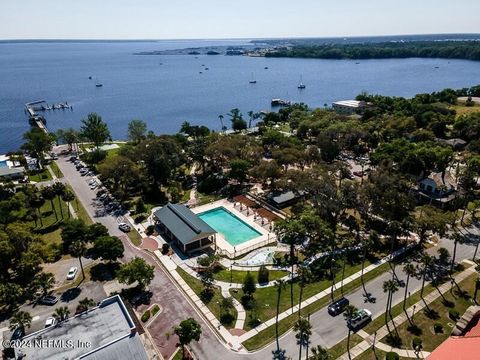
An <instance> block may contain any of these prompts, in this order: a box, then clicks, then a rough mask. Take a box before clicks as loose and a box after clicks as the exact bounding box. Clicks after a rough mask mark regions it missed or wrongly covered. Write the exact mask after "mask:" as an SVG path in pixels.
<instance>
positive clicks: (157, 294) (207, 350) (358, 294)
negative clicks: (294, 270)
mask: <svg viewBox="0 0 480 360" xmlns="http://www.w3.org/2000/svg"><path fill="white" fill-rule="evenodd" d="M58 165H59V167H60V169H61V171H62V172H63V174H64V176H65V179H66V180H67V181H68V182H69V183H70V184H71V185H72V187H73V189H74V190H75V192H76V194H77V196H78V199H79V200H80V201H81V202H82V203H83V205H84V206H85V207H86V210H87V212H88V213H89V214H90V215H91V216H92V217H94V216H95V210H96V203H95V200H94V199H95V195H94V192H93V191H92V190H90V188H89V187H88V185H87V180H88V178H87V179H85V178H84V177H81V176H80V175H79V173H78V172H77V171H76V170H75V167H74V166H73V165H72V164H71V163H69V162H68V161H67V158H64V157H61V158H60V159H59V160H58ZM94 218H95V217H94ZM95 221H98V222H100V223H102V224H103V225H105V226H106V227H107V228H108V229H109V231H110V232H111V234H112V235H117V236H120V237H121V238H122V240H123V242H124V245H125V249H126V251H125V259H124V260H128V259H130V258H132V257H134V256H142V257H144V258H145V259H146V260H147V261H148V262H149V263H151V264H155V266H156V270H155V279H154V280H153V282H152V284H151V285H150V289H151V290H152V292H153V298H152V302H157V303H159V304H160V305H161V306H162V307H163V311H164V313H163V314H161V316H159V320H158V321H155V322H154V323H153V324H152V325H151V327H150V332H151V334H152V336H153V337H154V339H155V341H156V344H157V346H158V347H159V348H160V349H161V351H162V353H163V354H165V355H167V354H168V353H169V352H170V349H171V348H172V343H174V342H175V341H176V339H174V338H175V336H171V337H170V339H167V338H168V337H167V336H166V335H165V334H166V332H171V329H172V327H173V326H175V325H176V324H177V323H178V322H179V321H181V320H182V319H185V318H187V317H194V318H196V319H197V320H198V321H200V323H201V325H202V329H203V333H202V338H201V340H200V342H199V343H195V344H192V348H193V350H194V352H195V354H196V355H197V357H198V358H199V359H202V360H203V359H246V358H248V359H258V360H265V359H268V358H272V351H274V350H275V347H276V346H275V344H271V345H270V346H268V347H266V348H264V349H262V350H260V351H258V352H255V353H251V354H238V353H234V352H232V351H230V350H229V349H227V348H226V347H225V346H224V345H223V344H222V343H220V342H219V341H218V339H217V338H216V335H215V333H214V332H213V330H212V329H211V328H210V325H209V324H207V323H206V322H205V321H204V320H203V318H201V317H200V316H199V315H198V313H197V312H196V310H195V309H194V308H193V307H192V306H191V305H190V303H189V301H188V300H187V299H186V298H185V297H184V296H183V294H182V293H181V292H180V291H179V290H178V288H177V286H176V284H174V283H173V282H172V281H171V280H170V278H169V276H168V275H167V274H166V273H165V272H164V271H163V269H162V268H161V267H160V266H159V265H158V263H157V262H156V261H155V259H154V258H153V257H152V256H150V255H148V254H146V253H145V252H143V251H140V250H138V249H136V248H135V247H133V246H132V245H131V243H130V242H129V241H128V239H127V238H126V236H125V235H124V234H123V233H122V232H121V231H120V230H119V229H118V227H117V219H116V218H115V217H114V216H111V215H106V216H101V217H96V218H95ZM471 232H473V233H475V234H477V235H478V234H479V233H480V232H479V231H478V229H473V230H471ZM440 246H444V247H446V248H447V249H448V250H449V251H450V253H452V252H453V243H452V242H451V241H450V240H447V239H442V240H441V242H440ZM437 249H438V247H434V248H431V249H430V250H429V252H431V253H435V252H436V250H437ZM474 249H475V246H474V244H473V243H469V244H463V245H458V249H457V260H458V261H460V260H462V259H466V258H471V257H472V256H473V253H474ZM401 268H402V266H397V276H398V278H399V279H400V280H405V279H406V275H405V274H404V273H403V271H402V270H401ZM390 278H391V274H390V273H388V272H387V273H385V274H383V275H381V276H379V277H378V278H376V279H374V280H372V281H370V282H369V283H367V284H366V287H367V290H368V291H369V292H371V293H372V296H373V297H375V298H376V302H375V303H365V302H364V296H363V289H361V288H359V289H358V290H357V291H354V292H353V293H351V294H349V295H348V298H349V299H350V301H351V303H352V304H353V305H355V306H357V307H359V308H361V307H366V308H368V309H369V310H371V311H372V313H373V315H374V317H375V316H378V315H380V314H382V313H383V312H384V310H385V305H386V294H385V293H383V290H382V284H383V282H384V281H385V280H388V279H390ZM420 286H421V281H420V279H415V278H412V279H411V280H410V286H409V289H410V291H411V292H414V291H416V290H418V289H419V288H420ZM402 299H403V288H400V290H399V291H398V292H397V293H395V294H394V295H393V301H394V303H398V302H400V301H401V300H402ZM310 321H311V323H312V326H313V334H312V337H311V343H312V345H317V344H318V345H323V346H328V347H330V346H333V345H335V344H336V343H337V342H339V341H341V340H342V339H344V338H345V337H346V336H347V328H346V326H345V320H344V319H343V317H342V316H337V317H335V318H334V317H331V316H330V315H328V313H327V312H326V309H322V310H320V311H318V312H317V313H315V314H313V315H312V316H311V318H310ZM280 347H281V348H282V349H284V350H286V353H287V354H288V355H289V356H296V354H297V352H298V346H297V344H296V339H295V336H294V334H293V333H292V332H289V333H287V334H286V335H284V336H283V337H282V338H281V339H280Z"/></svg>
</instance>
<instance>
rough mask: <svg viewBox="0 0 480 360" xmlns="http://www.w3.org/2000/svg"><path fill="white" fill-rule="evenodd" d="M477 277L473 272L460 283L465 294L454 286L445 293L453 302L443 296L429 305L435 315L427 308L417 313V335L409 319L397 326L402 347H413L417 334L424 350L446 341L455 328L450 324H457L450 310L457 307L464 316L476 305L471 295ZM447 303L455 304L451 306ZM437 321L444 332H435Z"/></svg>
mask: <svg viewBox="0 0 480 360" xmlns="http://www.w3.org/2000/svg"><path fill="white" fill-rule="evenodd" d="M477 278H478V275H477V274H472V275H470V276H469V277H467V278H466V279H465V280H463V281H462V282H461V283H459V284H458V285H459V287H460V289H461V290H462V291H464V292H465V295H462V294H460V293H459V291H458V289H457V288H456V287H454V288H453V291H452V292H447V293H445V294H444V295H443V296H444V297H445V300H446V301H447V302H451V304H445V303H444V300H443V298H442V297H439V298H438V299H437V300H435V301H434V302H432V303H431V304H429V305H428V307H429V308H430V310H431V311H432V312H433V314H434V315H435V316H430V317H428V316H427V313H426V311H425V309H424V310H422V311H419V312H418V313H416V314H415V317H414V323H415V325H417V327H418V328H420V332H419V333H417V335H414V334H412V332H410V331H409V326H410V324H409V322H408V321H406V322H405V323H403V324H402V325H400V326H399V327H397V331H398V335H399V337H400V338H401V339H402V345H401V347H402V348H405V349H411V348H412V341H413V338H414V337H416V336H418V337H419V338H421V339H422V341H423V350H424V351H433V350H434V349H435V348H436V347H438V346H439V345H440V344H441V343H442V342H443V341H445V340H446V339H447V338H448V337H449V336H450V333H451V332H452V330H453V328H452V327H450V326H449V325H448V324H455V321H454V320H452V319H450V317H449V313H448V312H449V310H450V309H455V310H457V311H458V312H459V314H460V316H462V315H463V313H464V312H465V310H467V308H468V307H469V306H471V305H474V302H473V300H472V298H471V297H472V296H473V292H474V290H475V282H476V279H477ZM447 305H449V306H452V305H453V306H452V307H449V306H447ZM432 317H433V318H432ZM435 323H439V324H442V326H443V332H442V333H439V334H436V333H435V332H434V330H433V325H434V324H435ZM383 341H384V340H383Z"/></svg>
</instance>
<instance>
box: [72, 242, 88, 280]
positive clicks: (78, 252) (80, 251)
mask: <svg viewBox="0 0 480 360" xmlns="http://www.w3.org/2000/svg"><path fill="white" fill-rule="evenodd" d="M68 252H69V254H70V255H72V256H73V257H76V258H78V262H79V263H80V269H81V270H82V278H83V280H85V271H84V270H83V263H82V257H83V256H85V253H86V252H87V246H86V245H85V243H84V242H83V241H81V240H76V241H74V242H73V243H72V244H71V245H70V246H69V248H68Z"/></svg>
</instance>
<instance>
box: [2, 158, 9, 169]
mask: <svg viewBox="0 0 480 360" xmlns="http://www.w3.org/2000/svg"><path fill="white" fill-rule="evenodd" d="M5 167H8V165H7V161H6V160H4V161H0V168H5Z"/></svg>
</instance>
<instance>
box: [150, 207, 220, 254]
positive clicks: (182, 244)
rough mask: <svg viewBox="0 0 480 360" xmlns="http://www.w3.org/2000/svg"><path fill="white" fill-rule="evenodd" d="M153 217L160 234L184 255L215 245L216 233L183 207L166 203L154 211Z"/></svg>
mask: <svg viewBox="0 0 480 360" xmlns="http://www.w3.org/2000/svg"><path fill="white" fill-rule="evenodd" d="M153 216H154V219H155V222H156V224H157V226H158V227H159V228H160V231H161V233H162V234H163V235H165V236H166V237H167V239H168V240H171V241H174V242H175V244H176V245H177V246H178V247H179V248H180V249H181V250H182V251H183V252H185V253H191V252H193V251H197V250H200V249H203V248H206V247H209V246H211V245H212V244H214V243H215V234H216V233H217V232H216V231H215V230H214V229H212V228H211V227H210V226H209V225H208V224H207V223H206V222H205V221H203V220H202V219H200V218H199V217H198V216H197V215H196V214H195V213H194V212H192V211H191V210H190V209H189V208H187V207H186V206H184V205H180V204H171V203H168V204H167V205H166V206H164V207H163V208H161V209H159V210H157V211H155V213H154V214H153Z"/></svg>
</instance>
